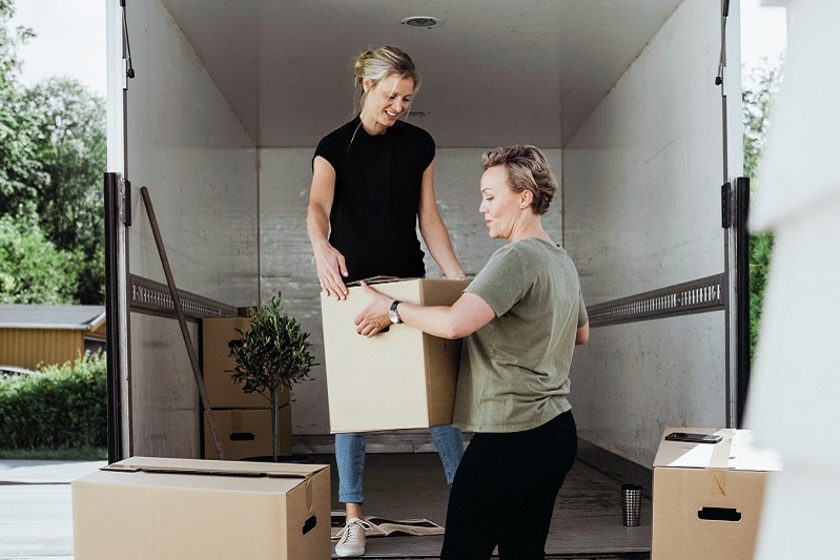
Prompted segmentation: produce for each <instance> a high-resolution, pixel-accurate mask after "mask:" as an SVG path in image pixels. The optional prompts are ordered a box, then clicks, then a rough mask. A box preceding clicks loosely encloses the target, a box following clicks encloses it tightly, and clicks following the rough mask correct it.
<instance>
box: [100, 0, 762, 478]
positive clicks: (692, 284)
mask: <svg viewBox="0 0 840 560" xmlns="http://www.w3.org/2000/svg"><path fill="white" fill-rule="evenodd" d="M121 4H124V6H122V5H121ZM631 4H632V5H631ZM107 5H108V8H107V9H108V26H109V28H108V32H109V33H108V42H109V47H108V50H109V52H108V73H109V94H108V109H109V110H108V123H109V125H108V126H109V128H108V133H109V153H108V158H109V159H108V164H109V171H111V172H113V175H111V176H110V179H109V181H110V183H108V181H106V184H109V185H110V186H109V187H108V189H109V190H110V191H111V196H112V201H113V203H112V204H111V206H110V210H109V219H110V223H111V226H110V228H109V231H110V232H111V233H110V235H112V238H111V239H112V241H111V242H112V244H113V245H112V246H111V250H110V252H109V258H108V263H109V264H108V266H109V276H108V289H109V296H108V298H109V299H108V301H109V307H108V309H109V335H110V338H109V375H110V379H111V383H112V385H111V387H112V392H111V395H110V405H111V412H112V420H111V444H112V445H111V452H112V455H113V456H112V459H119V458H124V457H127V456H129V455H132V454H133V455H138V454H141V455H157V456H172V457H199V456H201V453H202V450H201V443H200V440H201V438H200V432H201V428H200V426H201V412H200V406H199V402H198V400H199V399H198V392H197V390H196V387H195V383H194V381H193V379H192V373H191V371H190V366H189V363H188V360H187V355H186V352H185V349H184V343H183V340H182V338H181V334H180V332H179V330H178V325H177V322H176V321H175V320H174V316H173V314H172V309H171V303H169V302H167V289H166V286H165V285H164V284H163V273H162V270H161V266H160V261H159V256H158V253H157V250H156V248H155V244H154V240H153V236H152V234H151V231H150V229H149V225H148V220H147V216H146V215H145V213H144V209H143V208H142V203H141V202H140V198H141V197H140V196H139V194H138V189H139V188H140V187H142V186H146V187H148V189H149V193H150V195H151V199H152V201H153V204H154V205H155V208H156V210H157V214H158V222H159V224H160V229H161V233H162V238H163V240H164V243H165V245H166V249H167V252H168V253H169V259H170V261H171V264H172V272H173V274H174V278H175V281H176V283H177V285H178V287H179V288H180V289H182V290H183V291H184V294H183V297H184V298H185V299H186V301H188V302H189V306H188V307H190V308H191V309H192V310H193V311H191V315H190V331H191V333H192V335H193V337H194V338H195V340H196V342H197V341H198V338H199V336H198V335H199V332H200V325H201V324H200V319H201V317H203V316H219V315H225V314H229V313H232V312H233V311H232V310H235V309H236V308H238V307H244V306H249V305H254V304H256V303H259V302H260V301H261V300H266V299H268V298H270V297H271V296H272V295H274V294H275V293H277V291H282V293H283V296H284V302H285V304H286V307H287V309H288V310H289V311H290V312H292V313H293V314H295V315H296V316H297V317H299V318H300V319H301V323H302V325H303V327H304V328H305V329H306V330H307V331H308V332H309V333H310V334H311V341H312V342H313V350H314V351H315V352H316V353H317V354H318V357H317V358H316V360H317V361H318V362H319V363H321V364H323V363H324V360H323V349H322V337H321V332H322V330H321V318H320V305H319V297H318V293H319V288H318V285H317V280H316V277H315V272H314V266H313V264H312V260H311V258H312V252H311V247H310V246H309V241H308V238H307V235H306V228H305V215H306V204H307V200H308V188H309V181H310V178H311V157H312V153H313V151H314V147H315V145H316V144H317V142H318V140H319V139H320V137H321V136H323V135H324V134H326V133H327V132H329V131H330V130H333V129H334V128H336V127H337V126H338V125H340V124H341V123H342V122H344V121H345V120H349V119H348V118H347V117H348V111H349V109H350V105H351V88H350V81H351V75H350V72H349V69H348V68H347V61H349V59H350V57H351V56H352V55H353V54H354V53H356V52H358V51H359V50H361V49H362V48H365V47H367V46H369V45H374V44H376V43H381V44H387V43H393V44H396V45H398V46H400V47H402V48H404V49H405V50H406V51H407V52H410V53H411V54H412V57H413V58H414V59H415V61H416V62H417V64H418V67H419V68H420V71H421V74H423V75H424V77H425V83H424V86H423V89H422V90H421V92H420V94H419V95H418V96H417V98H416V100H415V107H414V108H413V109H412V112H411V113H410V115H413V116H410V118H413V119H416V120H415V121H414V122H415V123H416V124H418V125H419V126H422V127H423V128H426V129H427V130H429V131H430V132H431V133H432V135H433V136H434V137H435V140H436V142H437V151H436V185H437V186H436V193H437V196H438V198H439V204H440V206H441V213H442V215H443V217H444V220H445V222H446V224H447V226H448V227H449V231H450V234H451V236H452V239H453V243H454V246H455V250H456V253H457V254H458V256H459V259H460V260H461V262H462V264H463V265H464V266H465V269H466V270H467V271H468V272H470V273H475V272H477V271H478V270H480V269H481V267H482V266H483V265H484V263H485V262H486V260H487V258H489V255H490V254H491V253H492V252H493V250H494V249H496V248H497V247H498V245H497V244H496V243H494V241H493V240H491V239H489V238H488V237H487V236H486V232H485V231H484V229H483V228H484V225H483V223H481V221H480V220H479V219H478V213H477V207H478V202H479V197H478V190H477V183H478V178H479V175H480V166H479V161H480V155H481V153H482V152H483V151H484V149H486V148H489V147H494V146H498V145H505V144H512V143H531V144H535V145H537V146H539V147H540V148H541V149H543V151H544V152H545V153H546V155H547V157H548V158H549V161H550V163H551V164H552V167H553V168H554V170H555V173H556V174H557V175H558V177H560V178H561V183H562V185H561V189H562V192H561V193H559V194H558V196H557V198H556V202H555V205H554V206H553V207H552V210H551V212H550V213H549V215H547V216H546V217H545V218H544V224H546V226H547V228H548V229H549V230H550V231H551V232H552V235H556V236H557V238H558V239H562V243H563V245H564V246H565V248H566V249H567V250H568V251H569V253H570V254H571V255H572V257H573V258H574V260H575V262H576V264H577V266H578V270H579V273H580V278H581V283H582V287H583V291H584V296H585V299H586V301H587V303H588V305H589V307H590V310H591V312H592V313H591V317H592V327H593V331H592V335H591V340H590V343H589V344H588V345H587V346H584V347H581V348H579V349H578V350H577V354H576V356H575V362H574V364H573V371H572V395H571V402H572V404H573V406H574V408H575V415H576V417H577V418H578V423H579V430H580V432H579V433H580V436H581V439H582V440H583V444H582V447H581V456H582V457H584V458H588V460H590V461H593V462H596V463H598V462H600V463H601V464H602V465H607V468H609V469H611V470H612V471H613V472H616V471H620V470H621V469H625V470H627V469H629V470H633V469H647V468H648V467H649V465H650V464H651V463H652V460H653V456H654V453H655V451H656V448H657V445H658V442H659V437H660V435H661V433H662V429H663V427H665V426H669V425H671V426H676V425H697V426H710V427H731V426H734V425H736V424H737V422H738V416H739V413H740V410H739V402H740V401H739V399H740V398H741V396H742V394H743V390H742V385H743V384H744V383H745V381H746V368H747V367H748V357H747V356H746V355H745V352H746V341H747V339H748V335H747V334H745V332H744V330H743V328H744V321H745V320H746V315H747V313H748V310H747V309H746V307H745V306H744V305H743V300H739V297H742V296H743V295H745V294H746V289H747V286H746V280H745V276H744V275H743V271H744V270H745V269H744V268H743V267H745V266H746V261H745V258H746V252H745V251H744V248H745V238H744V237H742V235H743V233H744V230H743V227H744V220H743V218H744V215H745V214H744V213H745V210H746V202H745V196H744V195H745V184H746V183H745V181H744V180H742V179H739V175H740V174H741V169H742V167H743V166H742V155H741V153H742V148H741V142H742V140H741V125H740V122H741V121H740V119H741V109H740V106H741V94H740V62H739V58H740V57H739V50H740V49H739V17H738V12H739V10H738V2H737V0H734V1H731V2H730V1H728V0H723V1H721V2H709V1H708V0H642V1H640V2H633V3H625V2H598V3H593V2H591V0H569V1H566V2H542V1H537V0H522V1H520V2H516V3H507V2H493V3H487V2H486V0H468V1H461V2H446V1H434V2H428V3H426V4H424V10H429V12H440V13H441V14H443V13H445V14H446V17H445V18H443V19H445V20H446V21H445V24H444V25H443V26H441V27H440V28H437V29H431V30H422V31H420V30H412V29H407V28H406V27H405V26H401V25H400V23H399V22H400V21H401V20H402V19H404V18H405V17H407V16H410V15H412V14H411V13H407V12H405V9H406V8H405V7H404V6H402V5H400V4H396V3H393V2H389V1H387V0H374V2H373V3H372V4H371V3H370V2H365V3H364V4H362V3H358V2H342V3H339V4H335V3H330V4H329V10H327V9H326V5H325V4H324V3H322V2H318V1H311V2H287V1H275V2H248V3H231V2H226V1H222V0H206V1H205V2H202V3H201V6H200V7H195V5H194V3H192V2H188V1H186V0H158V1H151V2H145V1H144V2H138V1H133V0H123V1H122V2H120V0H108V4H107ZM488 15H489V16H490V17H487V16H488ZM512 21H515V22H516V26H515V27H516V29H514V28H513V27H511V25H512V23H511V22H512ZM129 48H130V51H131V53H130V54H131V67H132V68H133V70H134V72H135V77H134V78H132V79H129V78H127V71H128V68H129V63H128V62H129V61H128V58H129V57H128V51H129ZM716 81H720V83H716ZM727 184H728V185H729V187H724V188H723V193H722V187H721V185H727ZM722 201H723V204H722ZM427 269H428V271H429V272H428V274H429V276H430V277H435V276H436V275H439V274H440V273H439V271H438V270H437V268H436V266H435V265H434V264H433V262H432V261H431V260H430V259H429V260H428V261H427ZM112 327H113V328H112ZM325 375H327V372H325V371H324V368H323V366H320V367H318V368H316V369H315V370H313V373H312V381H311V382H308V383H305V384H302V385H299V386H297V387H296V388H295V394H294V402H293V433H294V450H295V452H298V453H321V452H329V451H331V449H332V437H331V436H330V427H329V425H328V413H327V395H326V382H325ZM739 376H740V377H739ZM371 438H372V439H371V442H372V445H371V447H372V448H373V449H375V448H377V447H378V448H379V449H381V450H384V451H402V452H404V451H426V450H431V449H432V447H431V443H430V442H429V441H428V435H427V434H426V433H421V432H404V433H395V434H381V435H374V436H371ZM648 472H649V471H648Z"/></svg>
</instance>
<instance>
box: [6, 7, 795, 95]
mask: <svg viewBox="0 0 840 560" xmlns="http://www.w3.org/2000/svg"><path fill="white" fill-rule="evenodd" d="M110 1H114V2H116V0H110ZM617 1H621V0H617ZM709 1H712V0H709ZM760 2H761V0H741V60H742V62H743V63H745V64H746V65H747V66H748V67H750V68H751V67H754V66H756V65H757V64H758V63H759V62H760V61H761V59H762V58H765V57H766V58H769V59H771V60H774V59H776V58H777V57H778V55H779V53H780V52H781V51H782V49H783V48H784V46H785V40H786V38H785V9H784V8H775V7H761V6H760ZM15 12H16V13H15V18H14V20H13V21H12V25H23V26H26V27H31V28H32V29H34V30H35V33H36V34H37V37H36V38H34V39H32V40H31V41H30V42H29V43H28V44H27V45H26V46H24V47H23V48H21V49H20V50H19V51H18V52H19V54H20V56H21V58H22V60H23V62H24V66H23V75H22V78H23V82H24V83H25V84H26V85H28V86H32V85H34V84H36V83H37V82H39V81H41V80H43V79H46V78H49V77H51V76H61V75H63V76H69V77H72V78H76V79H78V80H79V81H81V82H82V83H84V84H86V85H87V86H88V87H90V88H91V89H92V90H94V91H95V92H97V93H99V94H100V95H102V96H103V97H104V96H105V89H106V88H105V83H106V81H105V1H104V0H15Z"/></svg>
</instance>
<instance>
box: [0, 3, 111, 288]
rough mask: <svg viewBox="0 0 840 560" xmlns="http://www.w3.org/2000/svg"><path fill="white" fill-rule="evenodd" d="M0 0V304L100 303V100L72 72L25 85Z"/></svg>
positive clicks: (15, 35)
mask: <svg viewBox="0 0 840 560" xmlns="http://www.w3.org/2000/svg"><path fill="white" fill-rule="evenodd" d="M13 14H14V2H13V0H0V233H2V236H0V303H78V304H101V303H103V302H104V282H105V266H104V263H105V259H104V214H103V200H102V198H103V195H102V176H103V172H104V170H105V167H106V151H105V150H106V139H105V101H104V99H102V98H101V97H99V96H98V95H95V94H93V93H92V92H90V91H88V90H87V88H85V87H84V86H83V85H82V84H80V83H79V82H78V81H75V80H71V79H68V78H51V79H49V80H46V81H44V82H42V83H40V84H38V85H36V86H35V87H32V88H27V87H25V86H23V84H22V83H21V81H20V68H21V62H20V59H19V57H18V54H17V49H18V48H19V47H20V46H21V45H22V44H24V43H25V42H26V41H27V40H28V39H30V38H31V37H33V34H32V31H31V30H29V29H26V28H16V29H12V28H11V26H10V19H11V17H12V15H13Z"/></svg>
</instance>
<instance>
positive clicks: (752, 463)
mask: <svg viewBox="0 0 840 560" xmlns="http://www.w3.org/2000/svg"><path fill="white" fill-rule="evenodd" d="M672 432H690V433H698V434H717V435H719V436H721V437H722V439H721V441H719V442H718V443H715V444H709V443H689V442H681V441H668V440H666V439H665V436H667V435H668V434H670V433H672ZM752 439H753V438H752V432H751V431H750V430H734V429H719V430H718V429H713V428H684V427H679V428H665V430H664V432H663V433H662V439H661V440H660V442H659V450H658V451H657V453H656V458H655V459H654V461H653V467H654V468H658V467H669V468H694V469H719V470H744V471H775V470H781V462H780V461H779V456H778V454H777V453H775V452H773V451H769V450H763V449H756V448H754V447H752V445H751V442H752Z"/></svg>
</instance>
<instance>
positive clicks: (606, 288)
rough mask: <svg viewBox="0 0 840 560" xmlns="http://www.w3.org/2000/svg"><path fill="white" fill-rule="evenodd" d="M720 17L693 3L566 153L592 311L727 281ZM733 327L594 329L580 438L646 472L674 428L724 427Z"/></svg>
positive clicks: (579, 374) (692, 321)
mask: <svg viewBox="0 0 840 560" xmlns="http://www.w3.org/2000/svg"><path fill="white" fill-rule="evenodd" d="M719 10H720V5H719V3H718V2H708V1H707V0H686V1H685V2H684V3H683V4H682V5H681V6H680V8H679V9H678V10H677V11H676V12H675V13H674V15H673V16H672V17H671V18H670V19H669V20H668V21H667V22H666V24H665V25H664V26H663V28H662V29H661V30H660V31H659V33H658V34H657V35H656V36H655V37H654V38H653V39H652V41H651V42H650V44H649V45H648V47H647V48H646V49H645V51H644V52H643V53H642V54H641V56H640V57H639V58H638V59H637V60H636V62H635V63H634V64H633V65H632V66H631V67H630V69H629V70H628V71H627V72H626V73H625V75H624V76H623V77H622V78H621V79H620V80H619V81H618V82H617V84H616V86H615V87H614V88H613V89H612V90H611V91H610V92H609V93H608V94H607V96H606V97H605V98H604V99H603V101H602V102H601V104H600V105H599V106H598V108H597V109H596V111H595V112H594V113H593V114H592V115H590V117H589V118H588V120H587V121H586V123H585V124H584V126H583V127H582V128H581V130H580V131H578V133H577V134H576V135H575V137H574V138H573V139H572V141H571V142H570V143H569V145H568V146H567V148H566V149H565V151H564V154H563V156H564V159H563V164H564V185H565V203H566V246H567V248H568V249H569V252H570V253H571V254H572V257H573V258H574V260H575V262H576V263H577V265H578V270H579V272H580V275H581V282H582V286H583V290H584V296H585V297H586V300H587V303H589V304H590V305H591V304H595V303H600V302H604V301H609V300H612V299H615V298H619V297H623V296H628V295H632V294H636V293H640V292H644V291H648V290H652V289H655V288H660V287H665V286H669V285H672V284H677V283H680V282H685V281H689V280H693V279H696V278H700V277H704V276H708V275H712V274H717V273H720V272H722V271H723V268H724V251H723V248H724V238H723V230H722V229H721V225H720V213H721V212H720V184H721V182H722V180H721V177H722V168H723V167H722V166H723V163H722V153H723V141H722V126H721V124H720V123H721V114H722V112H721V100H720V91H719V89H718V87H717V86H715V84H714V78H715V75H716V73H717V64H718V55H719V48H720V46H719V45H720V13H719ZM724 326H725V325H724V315H723V313H722V312H716V313H706V314H701V315H692V316H687V317H684V318H679V319H666V320H660V321H652V322H645V323H632V324H629V325H624V326H613V327H604V328H598V329H595V330H593V332H592V339H591V342H590V345H589V346H588V347H585V348H583V349H580V350H579V353H578V357H577V358H576V361H575V363H574V365H573V368H574V370H573V376H572V379H573V384H572V395H571V400H572V403H573V404H574V406H575V413H576V415H577V417H578V420H579V421H580V424H581V425H580V429H581V433H582V434H586V436H585V437H586V439H588V440H589V441H591V442H593V443H595V444H597V445H599V446H601V447H603V448H605V449H608V450H610V451H613V452H615V453H618V454H619V455H622V456H624V457H626V458H629V459H631V460H634V461H637V462H639V463H642V464H648V465H649V462H650V460H651V459H652V454H651V453H652V452H653V451H655V449H656V444H657V441H658V438H659V436H660V435H661V429H662V427H664V426H665V425H667V424H676V425H680V424H682V423H684V422H689V423H696V422H703V423H707V424H708V425H709V426H711V427H714V426H723V425H724V422H725V411H726V407H725V398H724V397H725V396H724V395H723V391H724V383H725V374H726V372H725V363H724V362H725V353H724V352H725V338H724ZM622 397H627V398H622Z"/></svg>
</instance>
